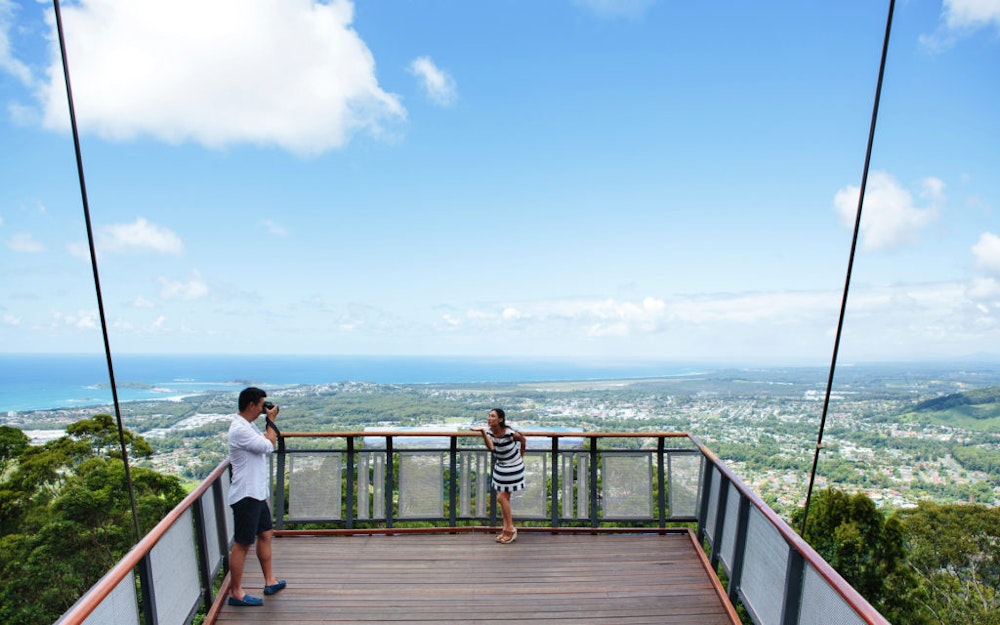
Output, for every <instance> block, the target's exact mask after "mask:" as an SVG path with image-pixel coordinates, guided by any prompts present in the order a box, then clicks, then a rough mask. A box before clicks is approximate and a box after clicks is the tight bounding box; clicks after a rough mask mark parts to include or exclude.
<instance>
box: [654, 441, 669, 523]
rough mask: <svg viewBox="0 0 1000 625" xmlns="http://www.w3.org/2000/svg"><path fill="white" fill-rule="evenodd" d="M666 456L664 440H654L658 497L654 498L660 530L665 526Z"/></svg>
mask: <svg viewBox="0 0 1000 625" xmlns="http://www.w3.org/2000/svg"><path fill="white" fill-rule="evenodd" d="M665 455H666V439H665V438H664V437H662V436H658V437H657V438H656V475H657V478H656V490H657V492H658V495H657V497H656V507H657V509H658V510H659V513H660V528H665V527H666V526H667V493H666V490H667V483H668V480H667V476H666V475H665V471H666V462H665V458H664V456H665Z"/></svg>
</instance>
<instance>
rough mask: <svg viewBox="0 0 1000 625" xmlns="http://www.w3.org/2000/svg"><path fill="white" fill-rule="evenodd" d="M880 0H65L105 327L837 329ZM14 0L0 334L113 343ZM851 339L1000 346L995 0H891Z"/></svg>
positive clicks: (6, 21)
mask: <svg viewBox="0 0 1000 625" xmlns="http://www.w3.org/2000/svg"><path fill="white" fill-rule="evenodd" d="M888 9H889V4H888V0H887V1H885V2H876V1H872V0H838V1H836V2H801V1H798V0H797V1H790V0H788V1H786V0H776V1H773V2H763V3H750V2H715V3H702V2H680V1H676V0H669V1H668V0H619V1H613V0H546V1H544V2H539V1H537V0H507V1H504V2H444V1H440V0H420V1H419V2H416V1H404V0H400V1H396V2H386V1H374V0H357V1H355V2H349V1H346V0H329V1H317V0H141V1H140V0H76V1H64V2H62V3H61V13H62V18H63V24H64V28H65V35H66V46H67V51H68V65H69V68H70V69H69V72H70V79H71V86H72V93H73V101H74V105H75V114H76V120H77V124H78V128H79V131H80V153H81V156H82V162H83V170H84V174H85V182H86V191H87V205H88V207H89V215H90V223H91V227H92V232H93V239H94V242H95V249H96V252H97V253H96V257H97V258H96V261H97V267H98V275H99V282H100V287H101V290H100V292H101V302H103V309H104V314H105V318H106V320H107V327H108V337H109V344H110V346H111V349H112V351H113V352H117V353H168V354H185V353H209V354H212V353H225V354H244V353H245V354H266V353H281V354H336V355H353V354H364V355H427V356H454V355H472V356H491V355H493V356H505V357H525V358H528V357H545V358H570V359H587V360H616V361H628V360H662V361H671V362H680V361H683V362H693V361H714V362H722V361H725V362H745V363H761V364H824V363H828V362H829V361H830V358H831V355H832V353H833V350H834V339H835V334H836V329H837V325H838V317H839V315H840V310H841V301H842V299H843V297H844V292H845V283H846V277H847V272H848V266H849V261H850V258H851V247H852V245H851V244H852V236H853V229H854V223H855V219H856V216H857V210H858V205H859V202H858V195H859V189H860V187H861V184H862V177H863V172H864V164H865V155H866V149H867V144H868V136H869V129H870V125H871V119H872V111H873V106H874V101H875V94H876V86H877V83H878V69H879V60H880V57H881V53H882V45H883V39H884V36H885V27H886V18H887V15H888ZM54 15H55V14H54V9H53V5H52V4H51V3H45V2H36V1H35V0H20V1H19V0H0V155H2V165H0V292H2V294H3V297H2V298H0V352H6V353H68V352H72V353H102V352H103V348H104V343H103V338H102V333H101V323H100V321H101V319H100V314H99V307H98V298H97V290H96V288H95V280H94V271H93V269H92V265H91V258H90V248H89V245H88V236H87V232H88V231H87V221H86V219H85V212H84V204H83V200H82V194H81V185H80V181H79V177H78V173H77V164H76V156H75V150H74V144H73V136H72V133H71V131H70V122H69V113H68V110H69V108H68V104H67V98H66V89H65V82H64V78H63V72H62V61H61V57H60V54H59V47H58V38H57V35H56V29H55V17H54ZM862 206H863V209H862V212H861V228H860V232H859V237H858V241H857V251H856V254H855V255H854V260H853V264H852V265H851V280H850V286H849V289H848V297H847V307H846V310H845V314H844V332H843V336H842V339H841V342H840V347H839V359H840V361H841V362H845V363H850V362H864V361H900V360H902V361H907V360H940V359H959V358H969V357H986V356H992V357H994V358H996V357H1000V0H943V2H942V1H938V0H933V1H932V0H901V1H899V2H896V4H895V12H894V16H893V22H892V29H891V37H890V43H889V49H888V55H887V59H886V69H885V75H884V79H883V85H882V92H881V99H880V103H879V110H878V118H877V125H876V128H875V134H874V142H873V145H872V150H871V165H870V171H869V174H868V178H867V192H866V194H865V198H864V202H863V205H862Z"/></svg>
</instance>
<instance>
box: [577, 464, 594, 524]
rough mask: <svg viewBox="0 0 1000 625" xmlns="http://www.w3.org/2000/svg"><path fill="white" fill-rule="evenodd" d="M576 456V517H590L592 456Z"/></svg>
mask: <svg viewBox="0 0 1000 625" xmlns="http://www.w3.org/2000/svg"><path fill="white" fill-rule="evenodd" d="M574 456H576V518H578V519H589V518H590V456H589V455H588V454H585V453H580V454H574Z"/></svg>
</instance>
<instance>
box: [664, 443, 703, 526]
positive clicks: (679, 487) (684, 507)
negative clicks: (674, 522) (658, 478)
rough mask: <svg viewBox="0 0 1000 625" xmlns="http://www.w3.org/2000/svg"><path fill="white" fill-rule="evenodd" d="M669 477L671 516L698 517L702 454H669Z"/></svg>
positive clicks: (668, 489) (668, 493) (668, 488)
mask: <svg viewBox="0 0 1000 625" xmlns="http://www.w3.org/2000/svg"><path fill="white" fill-rule="evenodd" d="M667 475H668V476H669V477H668V482H667V496H668V497H669V501H668V505H669V506H670V515H669V516H671V517H683V516H690V517H693V516H697V515H698V484H699V483H700V482H701V454H668V455H667Z"/></svg>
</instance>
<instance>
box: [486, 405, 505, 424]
mask: <svg viewBox="0 0 1000 625" xmlns="http://www.w3.org/2000/svg"><path fill="white" fill-rule="evenodd" d="M490 412H495V413H497V418H498V419H500V425H507V415H506V414H504V411H503V408H494V409H492V410H490Z"/></svg>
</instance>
